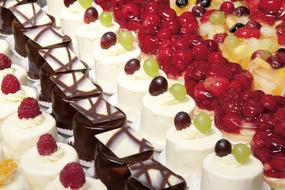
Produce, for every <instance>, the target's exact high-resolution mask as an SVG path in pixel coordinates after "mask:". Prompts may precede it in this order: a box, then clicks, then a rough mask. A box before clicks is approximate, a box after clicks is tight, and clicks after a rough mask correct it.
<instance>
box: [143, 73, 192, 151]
mask: <svg viewBox="0 0 285 190" xmlns="http://www.w3.org/2000/svg"><path fill="white" fill-rule="evenodd" d="M195 106H196V104H195V102H194V100H193V99H192V98H191V97H190V96H188V95H187V94H186V89H185V86H184V85H182V84H179V83H175V84H173V85H172V86H171V87H169V89H168V82H167V80H166V78H164V77H163V76H157V77H155V78H154V79H152V81H151V83H150V85H149V93H147V94H146V95H144V97H143V100H142V109H141V120H140V128H139V132H140V133H141V135H142V136H143V137H144V138H146V139H147V140H149V141H150V142H151V143H155V144H157V145H158V146H164V145H165V143H166V133H167V130H168V129H169V128H171V127H172V123H173V120H174V117H175V115H176V114H177V113H178V112H180V111H184V112H186V113H189V114H191V113H192V112H193V110H194V108H195Z"/></svg>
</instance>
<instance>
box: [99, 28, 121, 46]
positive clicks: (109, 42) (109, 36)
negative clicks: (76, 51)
mask: <svg viewBox="0 0 285 190" xmlns="http://www.w3.org/2000/svg"><path fill="white" fill-rule="evenodd" d="M116 43H117V36H116V34H115V33H114V32H107V33H105V34H104V35H103V36H102V38H101V48H102V49H109V48H110V47H111V46H113V45H115V44H116Z"/></svg>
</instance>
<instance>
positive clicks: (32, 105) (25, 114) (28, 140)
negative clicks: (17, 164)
mask: <svg viewBox="0 0 285 190" xmlns="http://www.w3.org/2000/svg"><path fill="white" fill-rule="evenodd" d="M45 133H50V134H51V135H53V137H54V138H57V131H56V126H55V120H54V118H53V117H52V116H50V115H49V114H47V113H44V112H41V111H40V107H39V105H38V102H37V100H35V99H34V98H31V97H28V98H25V99H23V100H22V102H21V104H20V106H19V107H18V112H17V113H15V114H13V115H11V116H9V117H8V118H7V119H6V120H5V121H4V122H3V124H2V127H1V136H2V139H3V150H4V154H5V157H6V158H11V159H15V160H19V159H20V158H21V156H22V155H23V154H24V153H25V152H26V151H27V150H29V149H30V148H32V147H33V146H35V144H36V143H37V141H38V139H39V137H40V136H41V135H42V134H45Z"/></svg>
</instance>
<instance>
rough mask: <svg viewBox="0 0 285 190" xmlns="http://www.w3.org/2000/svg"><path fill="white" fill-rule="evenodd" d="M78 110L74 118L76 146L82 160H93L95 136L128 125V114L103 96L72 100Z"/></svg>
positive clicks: (96, 140) (96, 142) (96, 141)
mask: <svg viewBox="0 0 285 190" xmlns="http://www.w3.org/2000/svg"><path fill="white" fill-rule="evenodd" d="M71 105H72V106H73V107H74V108H75V109H76V110H77V111H78V112H77V113H76V114H75V116H74V118H73V134H74V148H75V149H76V150H77V153H78V156H79V158H80V159H82V160H86V161H93V160H94V154H95V148H96V145H97V144H98V142H99V141H98V139H97V138H95V137H94V136H95V135H97V134H100V133H103V132H107V131H110V130H113V129H117V128H121V127H125V126H126V116H125V114H124V113H123V112H122V111H121V110H120V109H118V108H116V107H113V106H112V105H110V104H109V103H108V102H106V101H105V100H104V99H103V97H102V96H98V97H91V98H86V99H81V100H78V101H74V102H71Z"/></svg>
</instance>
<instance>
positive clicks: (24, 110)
mask: <svg viewBox="0 0 285 190" xmlns="http://www.w3.org/2000/svg"><path fill="white" fill-rule="evenodd" d="M41 113H42V112H41V111H40V106H39V104H38V101H37V100H35V99H34V98H31V97H28V98H24V99H23V100H22V102H21V104H20V106H19V107H18V117H19V118H20V119H23V118H25V119H30V118H35V117H36V116H38V115H40V114H41Z"/></svg>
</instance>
